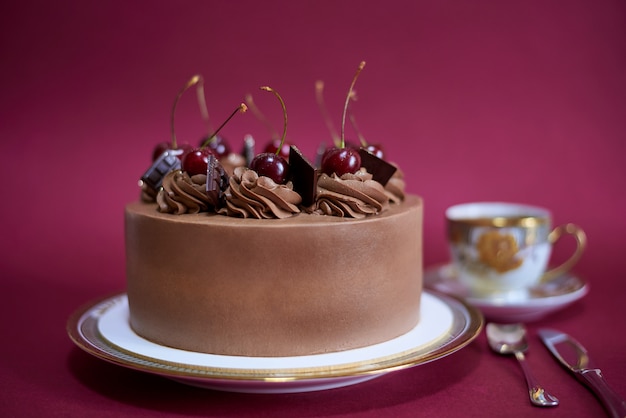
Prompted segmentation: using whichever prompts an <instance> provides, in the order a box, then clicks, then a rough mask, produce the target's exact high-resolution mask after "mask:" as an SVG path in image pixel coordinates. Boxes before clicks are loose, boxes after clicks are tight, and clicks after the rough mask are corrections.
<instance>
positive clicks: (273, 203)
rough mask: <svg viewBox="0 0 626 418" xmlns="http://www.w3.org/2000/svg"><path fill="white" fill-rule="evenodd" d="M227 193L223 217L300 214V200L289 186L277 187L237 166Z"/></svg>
mask: <svg viewBox="0 0 626 418" xmlns="http://www.w3.org/2000/svg"><path fill="white" fill-rule="evenodd" d="M229 186H230V187H229V188H228V189H227V190H226V204H225V206H224V207H222V208H221V209H220V210H219V213H220V214H222V215H227V216H233V217H240V218H257V219H268V218H279V219H281V218H287V217H290V216H292V215H294V214H296V213H300V208H299V207H298V205H299V204H300V203H301V202H302V198H301V197H300V195H299V194H298V193H296V192H295V191H293V185H292V184H291V183H287V184H286V185H285V184H276V183H275V182H274V181H273V180H272V179H270V178H269V177H265V176H259V175H258V174H257V173H256V172H255V171H253V170H250V169H248V168H246V167H237V168H235V171H234V173H233V175H232V176H231V177H230V180H229Z"/></svg>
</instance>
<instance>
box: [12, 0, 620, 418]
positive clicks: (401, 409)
mask: <svg viewBox="0 0 626 418" xmlns="http://www.w3.org/2000/svg"><path fill="white" fill-rule="evenodd" d="M0 28H1V29H0V30H1V31H2V34H1V36H0V53H1V54H0V57H1V58H0V59H1V60H2V64H1V65H0V80H1V81H0V83H1V89H0V92H1V94H0V120H1V122H0V139H1V141H2V146H3V152H2V163H1V164H0V167H1V168H0V170H1V173H2V179H3V182H2V183H3V186H2V196H3V199H2V204H0V211H1V215H2V216H1V217H0V219H1V222H2V232H1V238H0V245H1V247H0V271H1V276H2V278H1V282H0V283H1V286H2V287H1V288H0V292H1V293H0V294H1V295H2V303H0V314H1V316H0V318H1V320H0V324H1V328H0V330H1V331H2V337H3V338H2V344H1V345H0V347H1V348H0V364H1V367H2V370H1V372H0V413H1V414H2V415H3V416H87V415H89V416H135V417H139V416H167V415H172V416H176V415H198V416H200V415H202V416H272V417H276V416H376V417H379V416H394V417H400V416H428V417H430V416H432V417H454V416H530V415H537V416H538V415H541V416H544V417H565V416H567V417H590V416H602V414H603V410H602V408H601V406H600V404H599V403H598V402H596V400H595V398H594V397H593V395H592V394H591V392H589V391H588V390H587V389H585V387H583V386H582V385H581V384H580V383H578V382H577V381H575V380H574V379H573V378H572V377H571V376H569V375H568V374H567V373H566V372H565V371H564V370H563V369H561V368H560V367H559V365H558V364H557V363H556V362H555V361H554V360H553V359H552V358H551V357H550V355H549V353H548V351H547V350H546V349H545V348H544V347H543V346H542V345H541V344H540V342H539V340H538V339H537V337H536V334H535V333H534V331H535V330H536V329H537V328H538V327H539V326H550V327H554V328H558V329H561V330H564V331H567V332H569V333H571V334H573V335H574V336H575V337H577V338H578V339H579V340H581V341H582V342H584V343H585V345H586V346H587V348H588V349H589V350H590V352H591V353H592V355H593V357H594V358H595V359H596V360H597V362H598V363H599V365H600V366H601V367H602V368H603V370H604V371H605V375H606V378H607V380H608V381H609V382H610V383H611V384H612V386H613V387H614V388H615V389H616V390H617V391H618V392H619V393H621V394H622V395H623V396H626V354H625V353H626V336H625V333H626V322H625V318H626V314H625V313H624V312H625V309H624V306H625V296H626V279H625V271H626V261H625V260H626V258H625V256H624V249H625V248H626V244H625V243H626V220H625V213H626V192H625V190H626V189H625V180H626V167H625V164H624V163H625V162H626V159H625V154H626V124H625V120H626V117H625V116H626V76H625V75H626V53H625V51H626V4H625V3H624V2H622V1H618V0H613V1H610V0H602V1H591V0H568V1H565V0H554V1H538V0H537V1H535V0H531V1H525V2H494V1H484V0H478V1H471V2H467V1H462V0H451V1H397V2H363V1H341V2H339V1H299V2H290V1H281V2H260V1H237V2H205V1H197V2H191V1H180V2H143V3H140V2H122V1H103V2H84V1H66V2H45V1H24V2H19V3H18V2H10V4H4V5H3V7H2V12H1V13H0ZM361 60H366V61H367V66H366V67H365V69H364V70H363V73H362V74H361V77H360V78H359V80H358V83H357V86H356V90H357V92H358V101H357V102H356V103H355V104H354V115H355V117H356V120H357V122H358V125H359V128H360V130H361V132H362V133H363V134H364V135H365V137H366V138H368V139H369V140H370V141H371V142H381V143H383V144H384V146H385V148H386V149H387V151H388V155H389V157H390V159H392V160H393V161H396V162H397V163H398V164H399V165H400V166H401V167H402V168H403V170H404V171H405V173H406V176H407V180H408V181H407V182H408V190H409V191H410V192H412V193H417V194H420V195H421V196H423V197H424V199H425V202H426V217H425V243H424V252H425V261H426V265H427V266H428V265H432V264H435V263H439V262H442V261H445V260H447V258H448V257H447V249H446V245H445V239H444V221H443V211H444V209H445V208H446V207H448V206H450V205H452V204H455V203H460V202H465V201H470V200H506V201H520V202H524V203H531V204H537V205H541V206H545V207H548V208H550V209H552V211H553V213H554V219H555V222H556V223H557V224H558V223H564V222H575V223H577V224H579V225H581V226H583V228H585V230H586V231H587V234H588V237H589V249H588V251H587V253H586V254H585V255H584V256H583V258H582V260H581V261H580V263H579V264H578V265H577V266H576V269H575V271H576V272H577V273H578V274H579V275H581V276H582V277H584V278H585V279H586V280H588V281H589V283H590V284H591V291H590V293H589V295H588V296H587V297H586V298H585V299H583V300H582V301H580V302H579V303H576V304H575V305H573V306H571V307H569V308H567V309H565V310H563V311H560V312H558V313H555V314H553V315H552V316H550V317H549V318H546V319H545V320H543V321H541V322H540V323H535V324H530V331H531V339H530V344H531V351H530V354H529V355H528V361H529V362H530V365H531V367H532V368H533V369H534V370H535V371H536V373H537V376H538V377H539V378H540V380H541V381H543V382H544V384H545V385H546V386H547V387H549V388H550V389H551V391H552V392H554V393H555V394H556V395H557V396H558V397H559V398H560V399H561V405H560V406H558V407H557V408H554V409H550V410H538V409H536V408H533V407H531V406H530V404H529V402H528V401H527V399H526V394H525V387H524V383H523V379H522V374H521V371H520V369H519V367H518V366H517V364H515V362H514V360H513V359H511V358H502V357H498V356H496V355H494V354H492V353H491V352H490V351H489V350H488V348H487V345H486V341H485V337H484V334H483V335H480V337H479V338H478V339H477V340H476V341H475V342H473V343H472V344H470V345H469V346H468V347H466V348H465V349H463V350H461V351H460V352H458V353H456V354H453V355H451V356H449V357H446V358H444V359H442V360H440V361H436V362H434V363H430V364H428V365H425V366H421V367H417V368H412V369H409V370H404V371H399V372H396V373H392V374H389V375H386V376H384V377H381V378H379V379H374V380H372V381H370V382H367V383H363V384H359V385H356V386H351V387H347V388H343V389H337V390H330V391H323V392H316V393H308V394H291V395H242V394H232V393H220V392H214V391H208V390H202V389H197V388H192V387H187V386H185V385H182V384H178V383H175V382H172V381H169V380H166V379H163V378H159V377H155V376H151V375H148V374H144V373H141V372H135V371H130V370H127V369H124V368H122V367H118V366H115V365H111V364H108V363H105V362H103V361H100V360H98V359H95V358H93V357H91V356H89V355H88V354H86V353H83V352H82V351H81V350H79V349H78V348H76V347H74V346H73V344H72V343H71V341H70V340H69V338H68V337H67V335H66V333H65V322H66V320H67V318H68V316H69V315H70V314H71V313H72V312H73V311H74V310H75V309H77V308H78V307H79V306H80V305H82V304H83V303H85V302H87V301H89V300H92V299H95V298H99V297H101V296H104V295H106V294H110V293H114V292H120V291H123V290H124V286H125V284H124V248H123V217H122V214H123V206H124V204H125V203H126V202H128V201H131V200H133V199H135V198H136V197H137V195H138V190H137V187H136V180H137V179H138V178H139V176H140V175H141V173H142V172H143V170H145V168H146V167H147V164H148V162H149V159H150V154H151V152H152V147H153V146H154V144H156V143H157V142H159V141H162V140H167V139H169V112H170V108H171V106H172V102H173V99H174V97H175V95H176V93H177V92H178V90H179V89H180V88H181V87H182V85H183V84H184V83H185V82H186V81H187V80H188V78H189V77H190V76H191V75H193V74H194V73H201V74H203V75H204V76H205V78H206V90H207V97H208V105H209V112H210V114H211V118H212V122H213V124H214V126H218V125H219V124H220V123H221V121H222V120H224V119H225V118H226V117H227V116H228V115H229V114H230V112H231V111H232V109H234V108H235V107H236V106H237V105H238V104H239V102H241V101H242V99H243V97H244V95H245V94H247V93H254V98H255V102H256V103H257V104H258V105H259V107H260V108H261V110H262V111H263V113H265V114H266V115H267V117H268V118H269V119H270V121H271V123H272V124H274V126H275V129H276V130H277V131H279V132H280V131H282V114H281V111H280V107H279V105H278V103H277V102H276V100H275V98H274V97H272V95H270V94H268V93H265V92H262V91H259V90H258V87H259V86H261V85H270V86H272V87H273V88H274V89H276V90H277V91H278V92H279V93H280V94H281V95H282V97H283V98H284V100H285V102H286V105H287V109H288V112H289V126H288V137H289V139H290V140H291V141H293V142H295V143H296V144H297V145H298V147H299V148H300V149H301V150H302V151H303V152H304V153H305V155H308V156H312V155H313V153H314V151H315V149H316V148H317V146H318V145H319V144H320V143H321V142H326V143H328V142H329V134H328V131H327V129H326V127H325V125H324V122H323V120H322V118H321V116H320V112H319V111H318V109H317V107H316V104H315V98H314V97H315V96H314V83H315V81H316V80H317V79H322V80H324V81H325V83H326V100H327V103H328V107H329V111H330V113H331V115H332V116H333V119H334V121H335V124H336V125H337V128H338V125H339V121H340V119H341V108H342V105H343V101H344V97H345V93H346V91H347V88H348V86H349V83H350V80H351V78H352V75H353V73H354V71H355V70H356V67H357V65H358V63H359V62H360V61H361ZM176 123H177V134H178V137H179V139H180V140H188V141H190V142H193V143H196V142H197V141H198V140H199V139H200V137H201V135H202V134H203V133H204V131H203V123H202V121H201V118H200V114H199V112H198V110H197V107H196V103H195V99H194V95H193V94H192V93H190V94H188V95H186V96H184V98H183V101H182V102H181V105H180V106H179V108H178V112H177V119H176ZM346 131H347V132H348V133H349V134H350V135H351V136H352V137H354V134H353V130H352V129H351V128H350V127H348V128H347V129H346ZM223 133H224V135H225V136H227V137H228V138H230V140H231V142H236V143H237V146H238V144H239V141H240V139H241V138H242V137H243V135H244V134H246V133H252V134H253V135H254V136H255V137H256V138H257V140H258V141H259V142H261V143H264V142H265V140H267V139H268V138H269V132H268V131H267V130H266V128H265V127H264V125H263V124H262V123H261V122H259V121H258V120H257V119H255V117H254V116H253V115H252V114H251V113H248V114H245V115H238V116H237V117H236V118H235V119H233V121H231V123H230V124H229V125H228V126H227V127H226V128H225V130H224V131H223ZM189 245H193V243H190V244H189ZM567 251H568V244H565V243H564V244H563V245H562V246H560V247H559V248H557V251H556V254H555V259H556V261H558V260H559V259H563V257H564V256H565V253H566V252H567Z"/></svg>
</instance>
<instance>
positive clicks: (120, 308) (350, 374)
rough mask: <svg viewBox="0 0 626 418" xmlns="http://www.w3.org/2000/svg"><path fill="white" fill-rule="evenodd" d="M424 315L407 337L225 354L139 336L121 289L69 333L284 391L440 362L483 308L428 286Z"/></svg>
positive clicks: (156, 360) (126, 352)
mask: <svg viewBox="0 0 626 418" xmlns="http://www.w3.org/2000/svg"><path fill="white" fill-rule="evenodd" d="M429 317H430V318H435V317H436V318H438V320H437V321H433V320H430V321H429V320H428V318H429ZM422 318H423V319H422V321H421V322H420V323H419V324H418V325H417V326H416V327H415V328H414V329H413V330H411V331H409V332H408V333H407V334H404V335H403V336H400V337H398V338H396V339H393V340H390V341H387V342H384V343H381V344H375V345H373V346H369V347H363V348H359V349H354V350H346V351H342V352H337V353H327V354H318V355H311V356H297V357H241V356H223V355H212V354H205V353H195V352H188V351H184V350H178V349H174V348H170V347H165V346H160V345H158V344H155V343H152V342H150V341H148V340H145V339H143V338H141V337H140V336H138V335H137V334H135V333H134V332H133V331H132V329H131V328H130V325H129V323H128V301H127V297H126V294H121V295H117V296H113V297H108V298H105V299H102V300H99V301H96V302H93V303H90V304H88V305H86V306H85V307H83V308H81V309H79V310H77V311H76V312H75V313H74V314H73V315H72V316H71V317H70V318H69V320H68V323H67V332H68V334H69V336H70V338H71V339H72V341H74V343H75V344H76V345H77V346H78V347H80V348H81V349H83V350H85V351H86V352H87V353H89V354H92V355H94V356H95V357H97V358H100V359H102V360H106V361H109V362H111V363H114V364H117V365H120V366H124V367H128V368H132V369H135V370H140V371H144V372H148V373H153V374H157V375H161V376H165V377H168V378H170V379H174V380H177V381H180V382H182V383H185V384H190V385H194V386H200V387H205V388H210V389H217V390H224V391H233V392H252V393H287V392H307V391H314V390H323V389H332V388H336V387H342V386H347V385H353V384H356V383H360V382H363V381H366V380H370V379H373V378H375V377H378V376H381V375H382V374H385V373H388V372H392V371H395V370H400V369H404V368H408V367H413V366H418V365H421V364H425V363H428V362H431V361H435V360H437V359H440V358H442V357H444V356H447V355H449V354H452V353H454V352H456V351H458V350H460V349H461V348H463V347H465V346H466V345H467V344H469V343H470V342H471V341H472V340H473V339H474V338H476V336H477V335H478V334H479V333H480V330H481V329H482V327H483V317H482V314H481V313H480V311H479V310H478V309H476V308H474V307H472V306H470V305H468V304H467V303H465V302H463V301H461V300H459V299H457V298H454V297H451V296H447V295H443V294H439V293H436V292H430V291H425V292H424V293H423V296H422ZM442 318H443V320H442ZM446 318H447V319H446Z"/></svg>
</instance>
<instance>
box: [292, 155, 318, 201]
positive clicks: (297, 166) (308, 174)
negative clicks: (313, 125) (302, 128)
mask: <svg viewBox="0 0 626 418" xmlns="http://www.w3.org/2000/svg"><path fill="white" fill-rule="evenodd" d="M289 166H290V170H291V181H292V182H293V190H294V191H295V192H296V193H298V194H299V195H300V197H302V205H303V206H311V205H312V204H313V203H315V195H316V193H317V170H315V167H313V164H311V163H310V162H309V160H307V159H306V158H305V157H304V155H302V153H301V152H300V150H299V149H298V148H297V147H296V146H295V145H292V146H291V147H290V149H289Z"/></svg>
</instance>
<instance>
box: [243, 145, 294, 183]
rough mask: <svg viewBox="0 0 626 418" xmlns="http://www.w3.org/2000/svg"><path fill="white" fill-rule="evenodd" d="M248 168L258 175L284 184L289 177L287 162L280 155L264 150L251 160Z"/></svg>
mask: <svg viewBox="0 0 626 418" xmlns="http://www.w3.org/2000/svg"><path fill="white" fill-rule="evenodd" d="M250 168H251V169H252V170H254V171H256V172H257V174H258V175H259V176H265V177H269V178H271V179H272V180H274V183H276V184H284V183H286V182H287V179H288V178H289V163H288V162H287V160H285V159H284V158H283V157H281V156H280V155H276V154H275V153H270V152H264V153H261V154H259V155H257V156H256V157H254V159H253V160H252V162H251V163H250Z"/></svg>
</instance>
